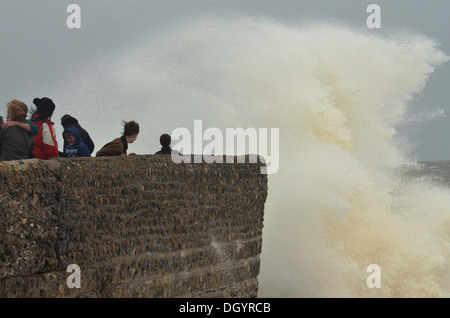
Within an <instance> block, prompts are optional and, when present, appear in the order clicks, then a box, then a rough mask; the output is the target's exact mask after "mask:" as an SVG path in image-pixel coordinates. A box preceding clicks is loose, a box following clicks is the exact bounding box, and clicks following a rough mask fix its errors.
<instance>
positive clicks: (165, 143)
mask: <svg viewBox="0 0 450 318" xmlns="http://www.w3.org/2000/svg"><path fill="white" fill-rule="evenodd" d="M171 142H172V137H170V135H169V134H162V135H161V136H160V137H159V143H160V144H161V146H162V147H161V150H159V151H157V152H155V155H171V154H179V152H178V151H177V150H173V149H172V148H171V147H170V144H171Z"/></svg>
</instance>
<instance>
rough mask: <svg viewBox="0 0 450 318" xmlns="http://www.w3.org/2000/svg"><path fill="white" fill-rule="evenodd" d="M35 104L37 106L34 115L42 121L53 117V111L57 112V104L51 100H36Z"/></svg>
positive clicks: (34, 100) (46, 98)
mask: <svg viewBox="0 0 450 318" xmlns="http://www.w3.org/2000/svg"><path fill="white" fill-rule="evenodd" d="M33 104H34V105H36V110H35V111H34V114H37V115H38V116H39V118H40V119H47V118H51V117H52V115H53V111H54V110H55V104H54V103H53V101H52V100H51V99H50V98H48V97H43V98H35V99H33Z"/></svg>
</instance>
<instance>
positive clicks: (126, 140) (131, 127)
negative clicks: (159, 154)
mask: <svg viewBox="0 0 450 318" xmlns="http://www.w3.org/2000/svg"><path fill="white" fill-rule="evenodd" d="M123 126H124V131H123V134H122V136H121V137H119V138H116V139H114V140H113V141H110V142H108V143H107V144H105V145H104V146H103V147H102V148H101V149H100V150H99V151H97V154H96V155H95V156H96V157H104V156H126V155H127V150H128V144H132V143H133V142H134V141H136V139H137V137H138V135H139V124H138V123H136V122H135V121H129V122H125V121H124V122H123ZM131 154H134V153H131Z"/></svg>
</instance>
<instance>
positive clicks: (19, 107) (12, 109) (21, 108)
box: [6, 99, 28, 123]
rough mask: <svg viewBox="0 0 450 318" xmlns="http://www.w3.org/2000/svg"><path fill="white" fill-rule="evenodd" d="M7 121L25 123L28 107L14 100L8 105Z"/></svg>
mask: <svg viewBox="0 0 450 318" xmlns="http://www.w3.org/2000/svg"><path fill="white" fill-rule="evenodd" d="M6 109H7V116H6V120H7V121H11V120H12V121H17V122H21V123H23V122H24V121H25V118H26V117H27V113H28V106H27V105H26V104H25V103H24V102H21V101H20V100H17V99H13V100H12V101H10V102H9V103H7V104H6Z"/></svg>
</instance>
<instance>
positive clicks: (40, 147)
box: [31, 97, 59, 159]
mask: <svg viewBox="0 0 450 318" xmlns="http://www.w3.org/2000/svg"><path fill="white" fill-rule="evenodd" d="M33 104H34V105H36V109H35V110H34V111H33V115H32V116H31V122H32V123H33V124H35V125H36V126H38V127H39V132H38V134H37V135H36V136H34V149H33V154H34V157H35V158H38V159H51V158H57V157H59V152H58V143H57V142H56V133H55V127H54V124H53V123H52V122H51V117H52V115H53V111H54V110H55V104H54V103H53V101H52V100H51V99H50V98H48V97H43V98H35V99H33Z"/></svg>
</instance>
